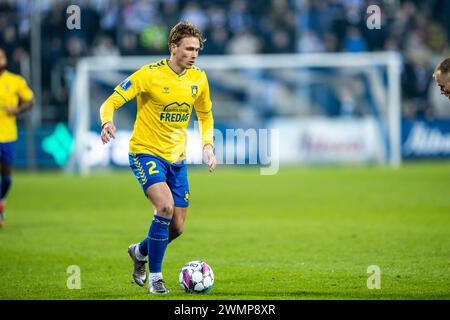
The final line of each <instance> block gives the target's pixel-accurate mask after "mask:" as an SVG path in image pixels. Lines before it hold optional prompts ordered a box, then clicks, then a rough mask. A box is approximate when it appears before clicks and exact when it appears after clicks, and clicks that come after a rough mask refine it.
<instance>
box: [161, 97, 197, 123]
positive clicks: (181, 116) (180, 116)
mask: <svg viewBox="0 0 450 320" xmlns="http://www.w3.org/2000/svg"><path fill="white" fill-rule="evenodd" d="M190 109H191V106H190V105H189V104H188V103H187V102H182V103H178V102H172V103H170V104H168V105H166V106H165V107H164V109H163V111H162V112H161V113H160V114H159V121H161V122H187V121H188V120H189V111H190Z"/></svg>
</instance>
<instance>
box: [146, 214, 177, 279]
mask: <svg viewBox="0 0 450 320" xmlns="http://www.w3.org/2000/svg"><path fill="white" fill-rule="evenodd" d="M171 221H172V219H167V218H164V217H160V216H158V215H155V216H154V218H153V221H152V225H151V226H150V230H149V232H148V238H147V242H148V244H147V252H148V261H149V263H148V267H149V269H150V272H151V273H157V272H161V266H162V261H163V258H164V253H165V252H166V248H167V243H168V242H169V225H170V222H171ZM139 251H140V246H139ZM141 253H142V254H143V252H141Z"/></svg>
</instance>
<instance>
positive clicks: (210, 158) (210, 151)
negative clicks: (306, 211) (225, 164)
mask: <svg viewBox="0 0 450 320" xmlns="http://www.w3.org/2000/svg"><path fill="white" fill-rule="evenodd" d="M203 159H204V160H205V162H206V164H207V165H208V169H209V172H213V171H214V169H215V168H216V156H215V155H214V147H213V146H212V145H210V144H207V145H205V146H204V147H203Z"/></svg>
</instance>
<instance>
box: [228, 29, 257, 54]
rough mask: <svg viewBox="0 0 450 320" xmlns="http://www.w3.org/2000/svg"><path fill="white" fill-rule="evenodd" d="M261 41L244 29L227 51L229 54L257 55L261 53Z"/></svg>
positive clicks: (231, 42)
mask: <svg viewBox="0 0 450 320" xmlns="http://www.w3.org/2000/svg"><path fill="white" fill-rule="evenodd" d="M261 47H262V43H261V40H260V39H259V38H258V36H256V35H255V34H254V33H253V32H252V31H251V30H250V29H242V30H241V31H240V32H239V33H238V34H236V35H235V36H234V37H232V38H231V39H230V40H229V41H228V43H227V47H226V49H225V51H226V53H228V54H256V53H260V50H261Z"/></svg>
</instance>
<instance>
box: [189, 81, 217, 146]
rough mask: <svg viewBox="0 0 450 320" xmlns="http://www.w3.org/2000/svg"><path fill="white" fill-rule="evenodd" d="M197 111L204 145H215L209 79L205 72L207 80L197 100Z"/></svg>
mask: <svg viewBox="0 0 450 320" xmlns="http://www.w3.org/2000/svg"><path fill="white" fill-rule="evenodd" d="M194 106H195V112H196V114H197V118H198V121H199V123H200V134H201V136H202V141H203V145H207V144H211V145H214V118H213V114H212V102H211V97H210V95H209V85H208V79H207V77H206V74H205V82H204V84H203V88H202V90H201V92H200V96H199V97H198V98H197V100H196V101H195V104H194Z"/></svg>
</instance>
